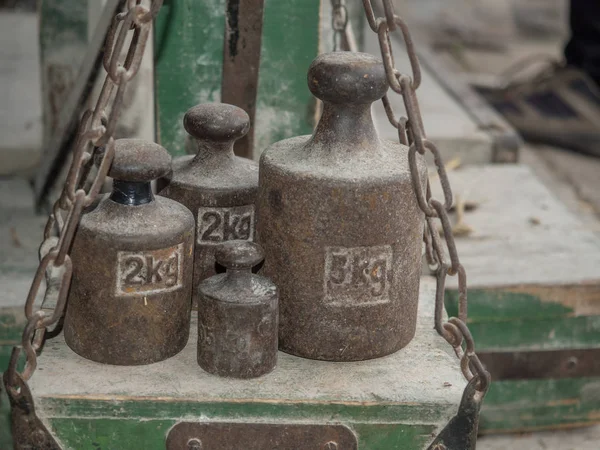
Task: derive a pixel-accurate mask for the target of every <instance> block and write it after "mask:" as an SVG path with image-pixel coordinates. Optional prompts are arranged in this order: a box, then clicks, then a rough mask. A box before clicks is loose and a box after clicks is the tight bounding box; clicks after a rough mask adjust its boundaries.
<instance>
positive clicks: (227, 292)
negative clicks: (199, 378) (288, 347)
mask: <svg viewBox="0 0 600 450" xmlns="http://www.w3.org/2000/svg"><path fill="white" fill-rule="evenodd" d="M216 258H217V262H219V264H222V265H223V266H224V267H226V268H227V272H226V273H222V274H219V275H215V276H213V277H211V278H208V279H207V280H204V281H203V282H202V283H201V284H200V286H199V291H200V292H199V297H198V364H199V365H200V367H202V368H203V369H204V370H206V371H207V372H209V373H212V374H215V375H219V376H222V377H233V378H254V377H259V376H261V375H264V374H267V373H269V372H271V371H272V370H273V369H274V368H275V364H276V363H277V326H278V317H279V310H278V297H277V288H276V287H275V285H274V284H273V283H272V282H271V281H270V280H268V279H267V278H265V277H263V276H260V275H255V274H253V273H252V271H251V270H252V268H253V267H255V266H257V265H258V264H259V263H260V262H261V261H262V260H263V252H262V249H261V248H260V247H259V246H258V245H257V244H255V243H253V242H248V241H230V242H226V243H224V244H222V245H221V246H220V247H219V249H218V251H217V253H216Z"/></svg>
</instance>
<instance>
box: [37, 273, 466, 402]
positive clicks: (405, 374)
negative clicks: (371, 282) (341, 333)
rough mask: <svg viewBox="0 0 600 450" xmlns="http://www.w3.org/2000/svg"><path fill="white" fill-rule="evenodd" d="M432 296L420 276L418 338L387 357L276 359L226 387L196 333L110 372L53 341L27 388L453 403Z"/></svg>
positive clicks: (49, 393) (454, 368)
mask: <svg viewBox="0 0 600 450" xmlns="http://www.w3.org/2000/svg"><path fill="white" fill-rule="evenodd" d="M433 293H434V285H433V280H432V279H431V278H423V280H422V288H421V297H420V299H421V305H420V315H419V329H418V332H417V336H416V337H415V339H413V341H412V342H411V344H410V345H409V346H408V347H406V348H405V349H403V350H402V351H400V352H397V353H396V354H394V355H391V356H389V357H386V358H380V359H375V360H371V361H363V362H355V363H347V364H346V363H345V364H332V363H328V362H323V361H312V360H307V359H302V358H297V357H293V356H290V355H287V354H284V353H280V355H279V363H278V367H277V369H276V370H275V371H274V372H273V373H272V374H269V375H267V376H265V377H262V378H259V379H256V380H247V381H231V380H227V379H223V378H218V377H214V376H211V375H208V374H207V373H206V372H204V371H202V370H201V369H200V368H199V367H198V365H197V363H196V334H195V333H196V331H197V330H195V329H193V330H192V334H191V338H190V342H189V344H188V346H187V347H186V348H185V349H184V350H183V351H182V352H181V353H180V354H179V355H177V356H176V357H174V358H171V359H169V360H167V361H164V362H161V363H157V364H153V365H152V366H147V367H143V366H142V367H116V366H108V365H102V364H97V363H94V362H91V361H87V360H85V359H83V358H81V357H79V356H77V355H76V354H74V353H73V352H72V351H71V350H70V349H69V348H68V347H67V346H66V345H65V343H64V341H62V338H57V339H56V340H55V341H50V342H48V343H47V345H46V349H45V351H44V354H43V355H42V357H41V358H40V362H39V365H38V367H39V369H41V370H40V371H38V374H37V375H38V376H36V377H34V378H33V379H32V380H31V389H32V392H33V394H34V396H35V397H37V398H41V399H45V398H56V397H64V398H85V397H88V396H89V397H93V398H98V399H100V398H114V399H127V398H129V397H160V398H170V399H173V400H177V399H179V400H181V399H185V400H186V401H219V402H223V401H226V400H235V401H242V400H244V399H253V401H257V402H277V401H282V402H291V403H295V402H317V403H319V402H329V401H343V402H347V403H353V402H359V403H361V404H362V403H364V402H367V403H368V402H375V403H378V402H386V403H390V404H415V405H416V404H421V405H422V404H440V402H442V403H447V404H458V403H457V402H458V400H459V398H460V395H461V393H462V387H463V385H464V382H463V381H462V378H461V375H460V373H459V371H458V363H457V360H456V358H455V357H454V356H453V355H451V354H450V353H451V352H450V348H449V346H448V345H447V344H446V343H445V341H444V340H443V339H442V338H441V337H439V336H438V335H437V334H436V333H435V331H434V330H433V319H432V314H433V303H432V302H433ZM192 328H194V327H192ZM84 373H85V376H83V375H82V374H84ZM374 374H377V376H376V377H374ZM423 374H428V375H427V377H424V376H423ZM444 383H450V384H452V386H445V385H444Z"/></svg>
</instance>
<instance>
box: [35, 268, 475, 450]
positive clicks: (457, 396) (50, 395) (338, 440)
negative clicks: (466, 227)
mask: <svg viewBox="0 0 600 450" xmlns="http://www.w3.org/2000/svg"><path fill="white" fill-rule="evenodd" d="M434 293H435V281H434V279H433V278H430V277H425V278H422V280H421V290H420V299H419V300H420V303H419V317H418V325H417V333H416V337H415V338H414V339H413V341H412V342H411V343H410V344H409V345H408V346H407V347H406V348H405V349H403V350H401V351H399V352H397V353H396V354H394V355H391V356H387V357H384V358H380V359H376V360H371V361H364V362H355V363H332V362H322V361H313V360H307V359H302V358H298V357H294V356H290V355H287V354H284V353H280V354H279V362H278V365H277V367H276V369H275V370H274V372H272V373H271V374H269V375H267V376H264V377H262V378H258V379H254V380H242V381H240V380H233V379H224V378H219V377H216V376H213V375H209V374H208V373H206V372H204V371H203V370H202V369H200V367H199V366H198V365H197V363H196V340H197V332H196V322H195V321H194V322H193V324H192V332H191V335H190V340H189V344H188V345H187V347H186V348H185V349H184V350H183V351H182V352H181V353H180V354H178V355H177V356H175V357H173V358H171V359H169V360H166V361H163V362H160V363H156V364H152V365H148V366H137V367H120V366H109V365H102V364H98V363H94V362H91V361H88V360H85V359H83V358H81V357H79V356H78V355H76V354H75V353H73V352H72V351H71V350H70V349H69V348H68V347H67V346H66V344H65V342H64V339H63V337H62V335H61V336H59V337H58V338H56V339H54V340H51V341H48V342H47V343H46V347H45V349H44V352H43V354H42V356H41V357H40V359H39V366H38V370H37V372H36V373H35V375H34V376H33V378H32V379H31V380H30V388H31V392H32V395H33V399H34V402H35V405H36V409H37V414H38V416H39V418H40V419H41V420H42V421H43V423H44V424H45V425H46V427H47V428H48V429H49V430H50V431H51V433H52V434H53V435H54V436H55V438H56V440H57V441H58V442H59V443H60V445H61V446H62V447H63V448H64V449H77V450H83V449H125V448H127V449H145V450H152V449H157V450H158V449H165V448H167V449H188V448H190V449H195V448H202V449H203V450H207V449H221V448H232V449H233V448H236V449H237V448H240V449H241V448H244V449H253V448H265V447H264V446H260V445H259V442H260V441H261V439H264V438H265V436H266V435H268V434H271V435H273V434H275V435H277V436H278V439H282V440H281V441H279V444H278V445H277V446H276V447H270V448H315V449H320V448H323V449H339V450H341V449H350V448H360V449H384V448H385V449H388V448H389V449H392V448H402V449H404V450H412V449H415V450H416V449H424V448H426V447H427V446H428V445H429V444H430V443H431V442H432V441H433V439H434V437H435V436H436V435H437V434H438V433H439V432H440V431H441V430H442V428H443V427H444V426H445V425H446V424H447V423H448V422H449V420H450V419H451V418H452V417H453V416H454V415H455V414H456V413H457V410H458V406H459V404H460V400H461V396H462V393H463V390H464V388H465V384H466V382H465V381H464V379H463V377H462V374H461V371H460V368H459V362H458V360H457V359H456V357H455V356H454V353H453V351H452V349H451V347H450V346H449V345H448V344H447V343H446V342H445V341H444V340H443V339H442V338H441V337H440V336H439V335H438V334H437V333H436V331H435V330H434V329H433V312H434ZM123 345H127V344H126V343H123ZM223 440H225V441H223ZM290 442H295V444H291V443H290ZM257 445H258V446H257ZM290 445H291V447H290ZM306 445H308V447H307V446H306Z"/></svg>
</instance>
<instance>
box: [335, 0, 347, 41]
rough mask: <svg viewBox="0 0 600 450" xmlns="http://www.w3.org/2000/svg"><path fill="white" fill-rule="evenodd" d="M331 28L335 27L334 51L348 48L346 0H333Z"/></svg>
mask: <svg viewBox="0 0 600 450" xmlns="http://www.w3.org/2000/svg"><path fill="white" fill-rule="evenodd" d="M331 28H332V29H333V51H334V52H337V51H340V50H349V49H348V48H347V46H348V45H347V42H348V38H347V29H348V8H346V0H331Z"/></svg>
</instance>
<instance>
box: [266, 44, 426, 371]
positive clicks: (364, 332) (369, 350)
mask: <svg viewBox="0 0 600 450" xmlns="http://www.w3.org/2000/svg"><path fill="white" fill-rule="evenodd" d="M308 81H309V87H310V88H311V90H312V92H313V94H315V95H316V96H317V97H319V98H321V99H322V100H323V101H324V110H323V114H322V117H321V119H320V121H319V124H318V126H317V128H316V130H315V133H314V134H313V136H312V137H311V136H303V137H296V138H292V139H288V140H284V141H281V142H278V143H276V144H274V145H272V146H271V147H270V148H268V149H267V150H266V151H265V152H264V153H263V155H262V157H261V160H260V188H259V195H258V201H257V216H258V219H257V220H258V223H257V238H258V241H259V242H260V244H261V245H262V246H263V248H264V251H265V264H264V266H263V273H264V275H265V276H267V277H269V278H271V279H272V280H273V282H274V283H275V284H276V285H277V287H278V288H279V291H280V328H279V346H280V349H282V350H283V351H286V352H289V353H292V354H295V355H299V356H303V357H307V358H315V359H324V360H333V361H352V360H364V359H369V358H376V357H380V356H384V355H387V354H390V353H393V352H394V351H396V350H398V349H400V348H402V347H404V346H405V345H406V344H408V343H409V342H410V340H411V339H412V338H413V336H414V333H415V327H416V315H417V302H418V290H419V276H420V267H421V243H422V235H423V225H424V216H423V213H422V212H421V210H420V209H419V206H418V203H417V201H416V197H415V193H414V189H413V186H412V179H411V175H410V170H409V166H408V148H407V147H405V146H403V145H400V144H394V143H391V142H387V141H381V140H380V139H379V138H378V136H377V133H376V131H375V129H374V126H373V122H372V119H371V113H370V106H371V103H372V102H373V101H375V100H377V99H379V98H381V97H382V96H383V95H384V93H385V91H386V89H387V84H386V80H385V73H384V69H383V66H382V65H381V62H380V61H379V60H377V59H376V58H374V57H371V56H370V55H364V54H352V53H349V52H344V53H333V54H325V55H321V56H319V57H318V58H317V59H316V60H315V61H314V62H313V64H312V65H311V69H310V71H309V77H308ZM418 170H419V173H420V176H421V178H422V179H426V165H425V163H424V161H423V160H422V159H421V157H420V156H418Z"/></svg>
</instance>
